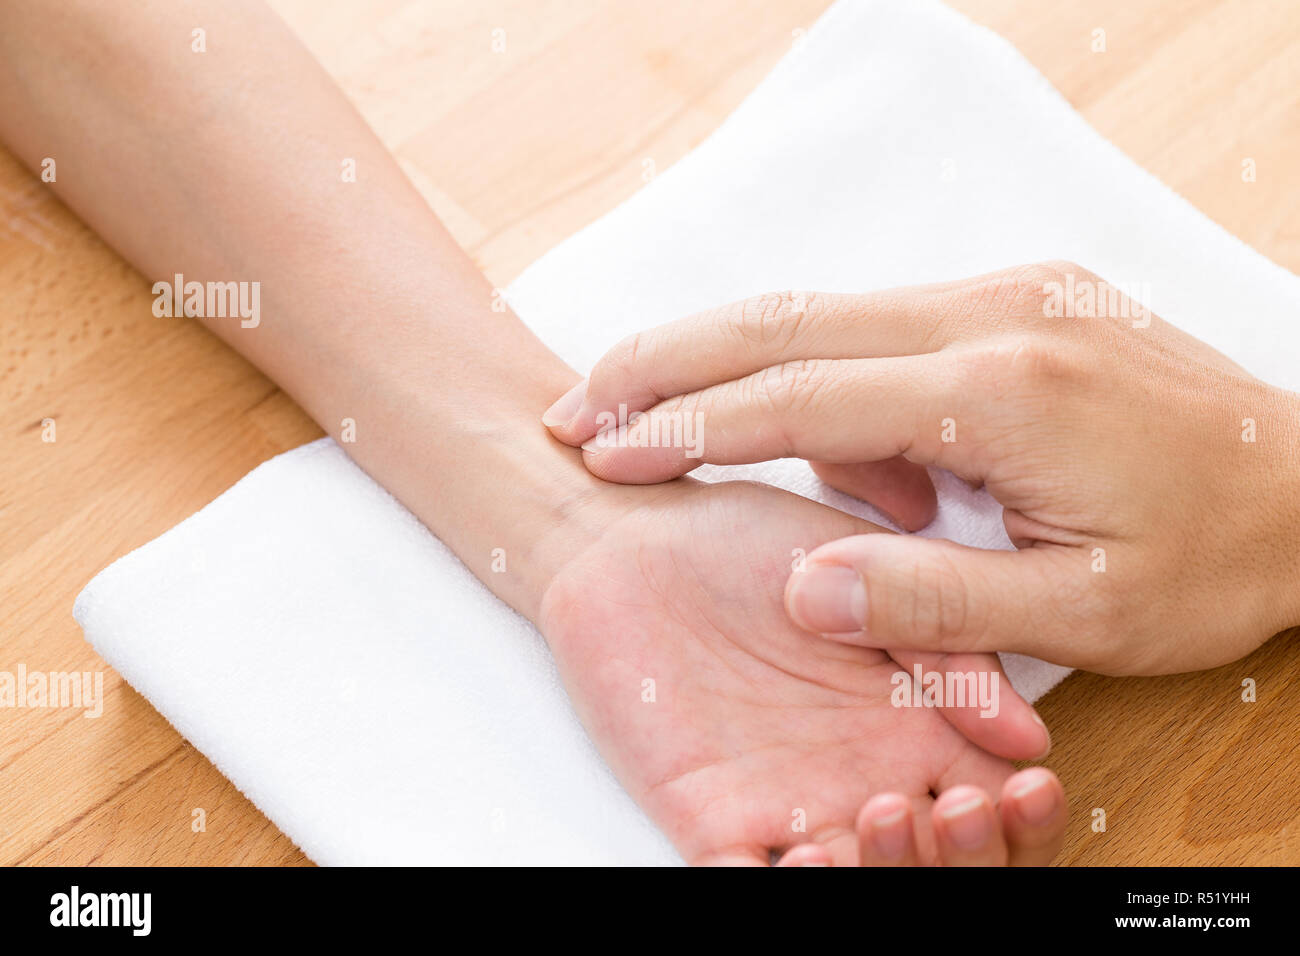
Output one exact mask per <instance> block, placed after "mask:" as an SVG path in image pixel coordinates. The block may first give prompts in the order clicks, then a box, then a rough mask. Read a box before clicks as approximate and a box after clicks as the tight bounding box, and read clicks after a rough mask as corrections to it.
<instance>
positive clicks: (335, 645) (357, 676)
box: [75, 0, 1300, 863]
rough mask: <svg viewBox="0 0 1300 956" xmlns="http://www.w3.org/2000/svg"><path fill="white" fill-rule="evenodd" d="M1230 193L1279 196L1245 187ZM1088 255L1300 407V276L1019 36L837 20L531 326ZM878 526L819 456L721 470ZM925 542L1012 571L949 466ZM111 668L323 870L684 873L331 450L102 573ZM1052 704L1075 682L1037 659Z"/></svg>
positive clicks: (559, 711) (533, 655)
mask: <svg viewBox="0 0 1300 956" xmlns="http://www.w3.org/2000/svg"><path fill="white" fill-rule="evenodd" d="M1225 188H1242V189H1247V188H1252V187H1251V186H1249V185H1247V184H1244V183H1243V184H1234V183H1228V184H1225ZM1052 258H1064V259H1072V260H1075V261H1078V262H1080V263H1082V264H1083V265H1085V266H1087V267H1089V268H1091V269H1093V270H1094V271H1096V272H1098V273H1100V274H1101V275H1103V276H1104V277H1106V278H1107V279H1109V280H1110V281H1112V282H1115V283H1118V284H1125V283H1132V284H1140V287H1141V289H1142V290H1143V291H1144V293H1145V294H1144V296H1143V298H1144V299H1145V301H1146V304H1147V305H1149V306H1150V307H1151V308H1153V309H1154V310H1155V311H1156V312H1157V313H1158V314H1161V315H1163V316H1164V317H1166V318H1168V319H1169V320H1171V321H1173V322H1175V323H1176V324H1178V325H1180V326H1182V327H1183V328H1184V329H1186V330H1187V331H1189V332H1191V333H1192V334H1193V335H1196V336H1198V337H1200V338H1202V339H1204V340H1206V341H1208V342H1209V343H1211V344H1212V345H1214V346H1216V347H1218V348H1220V349H1222V350H1223V351H1225V352H1227V353H1228V354H1229V355H1231V356H1233V357H1234V358H1236V359H1237V360H1238V361H1239V362H1241V363H1242V364H1243V365H1245V366H1246V367H1247V368H1249V369H1250V370H1251V371H1253V372H1255V373H1256V374H1258V375H1260V376H1261V377H1263V378H1266V379H1268V380H1270V381H1273V382H1276V383H1278V384H1282V385H1288V386H1289V387H1292V388H1294V387H1296V386H1297V385H1300V372H1298V371H1297V368H1296V364H1297V363H1296V362H1295V356H1296V355H1297V353H1298V352H1300V348H1297V346H1300V331H1298V329H1300V326H1298V325H1297V318H1296V317H1297V315H1300V279H1297V277H1295V276H1293V275H1291V274H1290V273H1288V272H1286V271H1285V270H1283V269H1281V268H1279V267H1277V266H1276V265H1274V264H1272V263H1270V262H1269V261H1267V260H1266V259H1264V258H1263V257H1261V256H1259V255H1258V254H1256V253H1254V252H1252V251H1251V250H1250V249H1248V248H1247V247H1246V246H1244V245H1243V244H1242V243H1240V242H1239V241H1237V240H1236V239H1234V238H1233V237H1232V236H1230V235H1228V234H1227V233H1225V232H1223V231H1222V230H1221V229H1219V228H1218V227H1217V226H1215V225H1214V224H1213V223H1211V222H1209V221H1208V220H1207V219H1206V218H1205V217H1204V216H1202V215H1201V214H1199V213H1198V212H1196V211H1195V210H1194V209H1193V208H1191V207H1190V206H1189V205H1188V204H1187V203H1185V202H1184V201H1182V200H1181V199H1180V198H1178V197H1177V196H1175V195H1174V194H1173V193H1172V192H1170V191H1169V190H1168V189H1167V188H1165V187H1164V186H1163V185H1161V184H1160V183H1159V182H1158V181H1156V180H1155V179H1153V178H1152V177H1151V176H1149V175H1148V174H1147V173H1145V172H1143V171H1142V170H1141V169H1139V168H1138V167H1137V166H1135V165H1134V164H1133V163H1132V162H1130V161H1129V160H1128V159H1126V158H1125V157H1124V156H1123V155H1121V154H1120V153H1119V152H1118V151H1117V150H1116V149H1115V148H1114V147H1112V146H1111V145H1110V144H1109V143H1107V142H1106V141H1104V140H1103V139H1101V137H1099V136H1098V135H1097V134H1096V133H1095V132H1094V131H1093V130H1092V129H1090V128H1089V127H1088V126H1087V124H1086V123H1085V122H1084V121H1083V120H1082V118H1081V117H1080V116H1079V115H1078V114H1076V113H1075V112H1074V111H1073V110H1072V109H1070V107H1069V106H1068V105H1067V104H1066V103H1065V101H1064V100H1062V99H1061V97H1060V96H1059V95H1058V94H1057V93H1056V92H1055V91H1054V90H1053V89H1052V88H1051V87H1050V86H1049V85H1048V84H1047V82H1046V81H1045V80H1044V79H1043V77H1042V76H1040V75H1039V74H1038V73H1037V72H1036V71H1035V70H1034V69H1033V68H1032V67H1031V66H1030V65H1029V64H1028V63H1026V62H1025V61H1024V60H1023V59H1022V58H1021V57H1020V56H1019V55H1018V54H1017V53H1016V51H1015V50H1014V49H1013V48H1012V47H1011V46H1010V45H1008V44H1007V43H1006V42H1005V41H1003V40H1001V39H1000V38H998V37H997V36H995V35H993V34H991V33H989V32H988V31H986V30H984V29H981V28H979V27H976V26H974V25H972V24H971V23H969V22H968V21H966V20H965V19H964V18H962V17H961V16H959V15H958V14H956V13H953V12H952V11H950V10H949V9H947V8H945V7H943V6H940V5H939V4H937V3H933V2H929V0H921V2H907V3H902V2H897V3H895V2H886V0H876V2H857V0H841V2H840V3H839V4H837V5H836V6H835V7H833V8H832V9H831V10H830V11H829V12H828V13H827V14H826V15H825V16H824V17H823V18H822V20H821V21H820V22H818V23H817V25H816V27H815V28H814V29H812V30H811V31H810V32H809V33H808V35H807V37H806V38H805V39H804V40H803V41H802V42H801V43H799V44H798V46H797V47H796V48H795V49H794V50H793V51H792V52H791V53H790V54H789V55H787V56H786V57H785V59H784V60H783V61H782V62H781V63H780V65H779V66H778V67H777V68H776V69H775V70H774V71H773V73H772V74H771V75H770V76H769V77H768V78H767V79H766V80H765V81H764V82H763V84H762V85H761V86H760V87H759V89H758V90H757V91H756V92H755V93H754V94H753V95H752V96H751V97H750V98H749V99H748V100H747V101H746V102H745V103H744V105H743V106H742V107H741V108H740V109H739V110H737V112H736V113H735V115H734V116H732V117H731V118H730V119H728V120H727V122H726V123H725V124H724V126H723V127H722V128H721V129H720V130H719V131H718V132H717V133H715V134H714V135H713V136H712V137H711V138H710V139H709V140H708V141H707V142H706V143H704V144H703V145H702V146H700V147H699V148H698V149H697V150H695V151H694V152H693V153H691V154H690V155H689V156H688V157H687V158H686V159H684V160H682V161H681V162H680V163H678V164H677V165H676V166H674V167H673V168H672V169H670V170H668V171H667V172H665V173H664V174H662V175H661V176H659V177H658V178H657V179H656V180H655V181H654V182H653V183H651V184H650V185H649V186H647V187H646V188H645V189H643V190H642V191H641V192H640V193H638V194H637V195H636V196H635V197H633V198H632V199H631V200H630V201H629V202H627V203H626V204H625V205H623V206H622V207H620V208H619V209H618V210H616V211H615V212H613V213H611V214H610V215H608V216H606V217H605V218H604V219H602V220H600V221H599V222H597V223H595V224H594V225H592V226H590V227H589V228H587V229H585V230H583V231H582V232H581V233H579V234H578V235H576V236H574V237H573V238H571V239H569V240H568V241H566V242H565V243H563V244H562V245H561V246H559V247H558V248H557V249H555V250H554V251H552V252H550V253H549V254H547V255H546V256H544V257H543V258H542V259H541V260H540V261H539V262H537V263H536V264H534V265H533V266H532V267H531V268H529V269H528V270H527V271H526V272H525V273H524V274H523V276H521V277H520V278H519V279H518V281H516V282H515V283H514V285H513V286H512V287H511V289H510V290H509V299H510V301H511V302H512V304H513V305H514V306H515V308H516V309H518V311H519V313H520V315H521V316H523V318H524V319H525V320H526V321H527V322H528V323H529V324H530V325H532V326H533V328H535V329H536V330H537V331H538V332H539V334H541V335H542V337H543V338H544V339H545V340H546V341H547V342H549V343H550V344H551V345H552V346H553V347H554V348H555V349H556V350H557V351H558V352H559V353H560V354H561V355H562V356H564V358H565V359H567V360H568V361H569V362H570V363H571V364H573V365H574V366H575V367H578V368H584V369H585V368H588V367H590V366H591V364H592V363H593V362H594V361H595V359H596V358H598V357H599V355H600V354H601V353H602V352H603V351H604V350H605V349H606V348H607V347H608V346H609V345H610V344H612V342H613V340H614V339H616V338H617V337H620V336H622V335H623V334H626V333H628V332H630V331H633V330H636V329H639V328H643V327H646V326H650V325H654V324H657V323H660V322H664V321H667V320H670V319H673V318H676V317H678V316H681V315H683V314H686V313H689V312H692V311H695V310H697V309H700V308H704V307H707V306H710V305H715V304H718V303H721V302H724V301H727V300H731V299H737V298H741V297H744V296H748V295H751V294H754V293H757V292H762V291H767V290H772V289H780V288H794V289H814V290H826V291H861V290H867V289H873V288H880V287H885V286H891V285H897V284H904V283H914V282H925V281H933V280H939V279H946V278H952V277H957V276H964V275H969V274H973V273H978V272H983V271H988V270H992V269H996V268H1000V267H1002V266H1006V265H1009V264H1013V263H1019V262H1030V261H1035V260H1042V259H1052ZM723 474H727V475H733V474H739V475H744V476H747V477H755V478H758V479H760V480H764V481H768V482H771V483H773V484H776V485H780V486H782V487H784V488H788V489H790V490H793V491H796V492H799V493H801V494H804V495H807V496H808V497H811V498H815V499H817V500H820V501H825V502H827V503H829V504H832V505H835V506H837V507H841V508H844V509H845V510H849V511H853V512H855V513H857V514H860V515H864V516H866V517H869V518H872V519H874V520H876V521H881V522H884V519H883V517H882V516H881V515H879V514H876V513H874V512H873V511H872V510H871V509H870V508H867V507H865V506H863V505H861V504H860V503H857V502H855V501H853V500H851V499H849V498H846V497H845V496H843V495H839V494H837V493H835V492H831V491H828V490H827V489H825V488H824V487H822V486H821V485H820V484H819V483H818V482H817V480H816V479H815V478H814V477H813V476H812V474H811V472H810V471H809V470H808V469H807V467H806V466H804V465H802V464H800V463H797V462H790V461H787V462H777V463H773V464H769V465H763V466H753V467H747V468H741V469H729V470H725V471H724V470H722V469H709V470H708V474H707V475H705V476H704V477H709V478H717V477H719V476H720V475H723ZM936 478H937V479H938V481H939V485H940V498H941V511H940V516H939V519H938V521H937V522H936V523H935V525H934V526H933V527H932V528H931V529H928V530H927V532H926V533H927V534H933V535H941V536H945V537H950V538H953V539H955V540H958V541H962V542H965V543H967V544H972V545H979V546H984V547H1004V548H1005V547H1008V546H1009V544H1008V542H1007V539H1006V537H1005V533H1004V531H1003V528H1002V525H1001V521H1000V511H999V509H998V507H997V505H996V504H995V503H994V502H992V501H991V500H990V499H988V498H987V497H986V496H985V495H983V494H977V493H974V492H971V491H970V490H969V489H967V488H966V487H965V485H963V484H962V483H960V482H957V481H955V480H954V479H952V477H951V476H948V475H943V474H937V475H936ZM75 614H76V617H77V620H78V621H79V622H80V623H81V625H82V627H83V628H84V629H85V632H86V635H87V637H88V638H89V640H90V641H91V642H92V643H93V644H94V646H95V647H96V649H97V650H98V651H99V652H100V654H102V655H103V657H104V658H105V659H106V660H107V661H108V662H109V663H110V664H112V665H113V666H114V667H115V668H116V669H117V670H118V671H119V672H120V673H121V674H122V675H123V676H124V677H125V678H126V679H127V680H129V681H130V682H131V684H132V685H133V686H134V687H136V688H137V689H138V690H139V691H140V692H142V693H143V694H145V695H146V696H147V697H148V698H149V699H150V700H151V701H152V702H153V704H154V705H155V706H156V707H157V708H158V709H159V710H160V711H161V712H162V713H163V714H164V715H166V716H167V717H168V719H170V720H171V721H172V723H174V724H175V725H176V727H177V729H179V730H180V732H181V733H183V734H184V735H185V736H186V737H187V738H188V739H189V740H190V741H191V742H192V743H193V744H194V745H195V746H196V747H198V748H199V749H200V750H202V751H203V753H205V754H207V756H208V757H209V758H211V759H212V761H213V762H214V763H215V764H216V765H217V766H218V767H219V768H220V769H221V770H222V772H223V773H225V774H226V775H227V776H229V777H230V779H231V780H233V781H234V782H235V783H236V784H237V785H238V786H239V788H240V789H241V790H243V791H244V793H246V794H247V795H248V796H249V797H250V798H251V799H252V800H253V802H254V803H256V804H257V805H258V806H259V807H261V808H262V810H264V811H265V812H266V813H267V815H268V816H269V817H270V818H271V819H272V820H274V821H275V822H276V823H277V824H278V825H279V826H280V827H281V828H282V829H283V830H284V831H285V832H286V833H287V834H288V835H289V836H290V837H291V838H292V839H293V840H294V841H295V842H296V843H298V845H299V846H301V847H302V848H303V850H304V851H305V852H306V853H307V854H308V855H309V856H310V857H311V858H312V859H314V860H316V861H318V862H320V863H430V862H444V863H497V862H514V863H543V862H551V863H553V862H561V863H667V862H674V861H677V860H678V857H677V855H676V853H675V852H674V851H673V850H672V848H671V847H670V846H669V845H668V844H667V842H666V840H665V839H664V838H663V837H662V836H661V835H660V834H659V833H658V832H657V831H656V830H655V828H654V827H653V826H651V825H650V824H649V822H648V821H647V820H646V818H645V817H644V816H643V815H642V814H641V812H640V811H639V809H638V808H637V807H636V806H635V805H634V804H632V802H631V801H630V799H629V798H628V797H627V796H626V794H624V793H623V791H622V790H621V789H620V788H619V786H618V784H617V783H616V781H615V780H614V779H613V777H612V775H611V774H610V773H609V771H608V770H607V769H606V768H605V766H604V765H603V763H602V762H601V761H600V759H599V757H598V756H597V754H596V752H595V750H594V749H593V748H592V746H591V745H590V743H589V742H588V740H587V738H586V736H585V734H584V732H583V731H582V728H581V727H580V725H579V724H578V722H577V720H576V719H575V717H574V716H573V713H572V711H571V709H570V707H569V704H568V701H567V699H566V697H565V695H564V692H563V690H562V688H561V687H560V685H559V682H558V680H557V678H556V673H555V669H554V667H553V665H552V662H551V659H550V657H549V655H548V653H547V651H546V648H545V646H544V644H543V643H542V641H541V639H540V638H539V637H538V635H537V633H536V632H535V631H534V630H533V628H532V627H531V625H529V624H528V623H527V622H526V621H524V620H522V619H521V618H519V617H518V616H517V615H515V614H514V613H513V612H511V611H510V610H509V609H507V608H506V607H505V606H504V605H502V604H501V603H500V602H499V601H497V600H496V599H495V598H494V597H493V596H492V595H491V594H490V593H489V592H488V590H487V589H486V588H485V587H483V586H482V585H481V584H480V583H479V582H478V581H477V580H476V579H475V578H473V577H472V576H471V575H470V574H469V572H468V571H466V569H465V568H464V567H463V566H462V565H461V564H460V563H459V562H458V561H457V560H456V558H455V557H454V556H453V555H452V554H451V552H450V551H448V550H447V549H446V547H445V546H443V545H442V544H441V543H440V542H439V541H438V540H436V539H435V538H434V537H433V536H432V535H430V534H429V533H428V532H427V531H426V530H425V529H424V528H423V526H422V525H420V524H419V522H418V521H416V520H415V518H413V517H412V516H411V515H410V514H409V513H407V512H406V511H405V510H404V509H403V508H402V507H401V506H400V505H398V504H397V503H396V502H395V501H394V500H393V499H392V498H391V497H389V496H388V495H387V494H386V493H385V492H384V491H383V490H382V489H380V488H379V487H378V486H377V485H375V483H374V482H372V481H371V480H370V479H369V478H368V477H366V476H365V475H364V474H363V473H362V472H361V471H360V470H359V469H358V468H356V467H355V466H354V465H352V464H351V462H350V461H349V460H348V459H347V457H346V456H345V455H344V454H343V452H342V451H341V450H340V449H339V448H338V447H337V446H336V445H334V444H333V442H331V441H329V440H321V441H318V442H314V443H312V444H310V445H307V446H305V447H303V448H300V449H297V450H296V451H293V452H290V453H288V454H286V455H282V456H280V457H279V458H276V459H274V460H273V461H270V462H268V463H266V464H264V465H262V466H261V467H260V468H258V469H256V470H255V471H254V472H252V473H251V474H250V475H248V476H247V477H246V478H245V479H244V480H243V481H241V482H240V483H239V484H237V485H236V486H235V487H234V488H232V489H231V490H230V491H228V492H227V493H226V494H224V495H222V496H221V497H220V498H218V499H217V500H216V501H214V502H213V503H212V504H210V505H209V506H208V507H206V508H204V509H203V510H202V511H201V512H199V513H198V514H196V515H194V516H193V517H191V518H189V519H188V520H186V521H184V522H182V523H181V524H180V525H178V526H177V527H175V528H173V529H172V530H171V531H169V532H167V533H166V534H165V535H163V536H162V537H160V538H159V539H157V540H156V541H154V542H151V543H150V544H148V545H146V546H145V547H143V548H140V549H139V550H137V551H135V552H133V553H131V554H129V555H127V556H126V557H124V558H122V559H121V560H120V561H118V562H117V563H115V564H114V565H112V566H111V567H109V568H108V569H107V570H105V571H104V572H102V573H101V574H100V575H98V576H97V577H96V578H95V579H94V580H93V581H92V582H91V583H90V584H89V585H87V587H86V589H85V590H84V591H83V592H82V594H81V595H80V597H79V598H78V599H77V605H76V609H75ZM1008 669H1009V670H1010V671H1011V672H1012V679H1013V681H1014V682H1015V684H1016V686H1017V687H1019V688H1020V689H1021V691H1022V692H1024V693H1025V694H1026V695H1027V696H1029V697H1030V698H1036V697H1037V696H1039V695H1040V694H1042V693H1043V692H1045V691H1046V690H1047V689H1048V688H1050V687H1051V686H1052V685H1053V684H1054V683H1055V682H1056V681H1058V680H1059V679H1060V677H1061V676H1062V675H1063V674H1064V673H1065V671H1063V670H1062V669H1061V668H1055V667H1050V666H1048V665H1045V664H1042V663H1040V662H1037V661H1028V660H1026V659H1015V660H1010V661H1008Z"/></svg>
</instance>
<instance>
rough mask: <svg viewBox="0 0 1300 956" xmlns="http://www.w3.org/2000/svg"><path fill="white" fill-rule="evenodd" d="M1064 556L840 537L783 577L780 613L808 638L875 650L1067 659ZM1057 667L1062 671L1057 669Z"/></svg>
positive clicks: (1060, 551) (896, 538) (1050, 550)
mask: <svg viewBox="0 0 1300 956" xmlns="http://www.w3.org/2000/svg"><path fill="white" fill-rule="evenodd" d="M1069 550H1070V549H1066V548H1057V547H1056V546H1049V547H1033V548H1026V549H1025V550H1023V551H992V550H986V549H983V548H969V547H966V546H964V545H959V544H954V543H952V542H951V541H941V540H931V539H925V538H916V537H910V536H903V535H890V534H864V535H855V536H854V537H850V538H841V539H840V540H838V541H832V542H830V543H829V544H826V545H823V546H822V547H820V548H818V549H817V550H815V551H813V552H812V553H811V554H809V555H808V558H807V561H806V563H805V565H804V569H803V570H801V571H795V572H794V573H793V574H791V575H790V580H789V581H788V582H787V584H786V591H785V606H786V612H787V613H788V614H789V615H790V618H791V619H792V620H793V621H794V622H795V623H796V624H797V625H799V626H800V627H802V628H804V629H805V630H808V631H814V632H817V633H819V634H823V635H825V636H827V637H829V638H831V639H833V640H838V641H842V642H844V643H848V644H858V645H862V646H865V647H876V648H881V649H889V650H892V649H895V648H898V649H903V650H919V651H941V652H944V653H953V652H967V651H975V652H983V651H1015V652H1018V653H1025V654H1036V655H1038V656H1042V655H1041V653H1040V652H1041V651H1042V650H1043V649H1045V648H1051V649H1052V651H1053V652H1054V653H1053V658H1054V659H1055V658H1057V657H1065V656H1067V653H1066V651H1067V647H1068V641H1069V636H1070V631H1071V630H1072V629H1071V628H1070V627H1069V626H1068V625H1067V623H1066V621H1067V618H1068V617H1070V616H1071V615H1072V614H1073V613H1075V610H1076V609H1077V607H1078V602H1076V601H1073V600H1072V599H1071V598H1069V597H1068V596H1067V592H1068V591H1070V590H1072V589H1071V588H1070V586H1069V582H1070V581H1071V580H1072V579H1074V580H1077V578H1076V577H1075V574H1074V573H1073V571H1072V569H1071V568H1070V567H1069V566H1068V565H1067V561H1068V560H1069V556H1068V554H1067V552H1068V551H1069ZM1060 662H1061V663H1067V661H1065V660H1061V661H1060Z"/></svg>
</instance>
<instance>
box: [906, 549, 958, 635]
mask: <svg viewBox="0 0 1300 956" xmlns="http://www.w3.org/2000/svg"><path fill="white" fill-rule="evenodd" d="M900 583H903V585H904V586H903V587H901V588H899V592H900V593H897V594H893V595H890V599H891V600H892V601H895V602H897V604H896V606H897V608H898V613H896V615H895V624H896V626H898V627H900V628H904V629H906V630H908V631H909V632H910V633H911V634H912V635H913V637H914V638H915V639H916V640H917V641H919V642H921V644H922V646H925V647H928V648H930V649H933V650H938V651H942V652H953V651H957V650H960V649H962V648H961V647H960V646H959V645H963V644H966V643H968V640H966V641H963V640H962V638H963V637H964V638H967V639H969V638H970V637H971V636H972V635H971V630H972V624H973V623H974V620H973V618H972V613H971V612H972V607H971V599H970V592H969V590H968V588H967V587H966V582H965V580H964V579H963V577H962V575H961V572H960V571H959V570H958V568H957V566H956V564H955V563H954V562H953V560H952V558H951V557H950V556H949V555H948V554H946V553H945V552H944V551H943V550H938V552H937V553H936V554H934V555H932V556H931V558H930V559H929V560H924V559H922V560H916V561H914V562H913V563H912V566H911V567H910V568H909V569H908V570H907V572H906V576H905V579H904V581H903V582H900Z"/></svg>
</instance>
